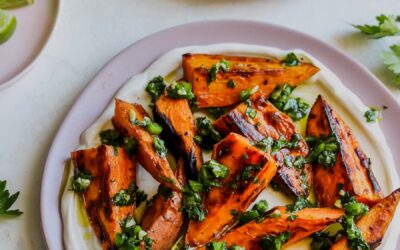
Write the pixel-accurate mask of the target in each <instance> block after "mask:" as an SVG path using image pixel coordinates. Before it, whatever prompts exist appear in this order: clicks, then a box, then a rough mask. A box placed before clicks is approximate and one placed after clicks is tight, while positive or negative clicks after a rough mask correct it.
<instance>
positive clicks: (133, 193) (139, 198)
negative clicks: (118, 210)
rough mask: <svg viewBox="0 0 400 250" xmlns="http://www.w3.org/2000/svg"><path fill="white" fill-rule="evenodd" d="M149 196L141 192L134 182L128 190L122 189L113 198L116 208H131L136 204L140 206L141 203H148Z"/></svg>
mask: <svg viewBox="0 0 400 250" xmlns="http://www.w3.org/2000/svg"><path fill="white" fill-rule="evenodd" d="M146 199H147V194H146V193H145V192H144V191H142V190H140V189H139V188H138V186H136V184H135V182H132V183H131V184H130V185H129V187H128V188H127V189H121V190H120V191H119V192H118V193H116V194H115V195H114V196H113V198H112V201H113V204H114V205H116V206H120V207H121V206H129V205H132V204H133V203H135V205H136V206H139V205H140V203H142V202H143V201H146Z"/></svg>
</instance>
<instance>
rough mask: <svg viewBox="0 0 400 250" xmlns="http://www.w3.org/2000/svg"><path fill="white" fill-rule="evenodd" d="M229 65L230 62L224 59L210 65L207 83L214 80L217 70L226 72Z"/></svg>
mask: <svg viewBox="0 0 400 250" xmlns="http://www.w3.org/2000/svg"><path fill="white" fill-rule="evenodd" d="M229 67H230V63H229V62H228V61H226V60H224V59H222V60H221V61H219V62H218V63H216V64H214V65H213V66H211V68H210V69H209V70H208V83H211V82H213V81H215V79H216V78H217V73H218V72H220V71H223V72H228V70H229Z"/></svg>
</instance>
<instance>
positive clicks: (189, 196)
mask: <svg viewBox="0 0 400 250" xmlns="http://www.w3.org/2000/svg"><path fill="white" fill-rule="evenodd" d="M180 210H181V211H183V212H184V213H185V214H186V215H187V217H188V218H189V219H191V220H196V221H203V220H204V218H205V217H206V214H207V211H206V210H204V209H203V206H202V198H201V194H200V192H196V191H194V190H193V189H192V188H191V187H190V186H188V185H187V186H185V187H184V189H183V201H182V207H181V209H180Z"/></svg>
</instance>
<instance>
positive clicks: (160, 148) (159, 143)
mask: <svg viewBox="0 0 400 250" xmlns="http://www.w3.org/2000/svg"><path fill="white" fill-rule="evenodd" d="M153 147H154V150H155V151H156V152H157V154H158V155H159V156H161V157H165V156H166V155H167V153H168V149H167V148H166V147H165V142H164V141H163V140H162V139H160V138H159V137H158V136H154V140H153Z"/></svg>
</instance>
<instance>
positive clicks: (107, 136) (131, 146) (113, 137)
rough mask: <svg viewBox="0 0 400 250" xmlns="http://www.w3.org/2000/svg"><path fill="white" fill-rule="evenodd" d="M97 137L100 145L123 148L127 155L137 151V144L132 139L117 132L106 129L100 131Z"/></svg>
mask: <svg viewBox="0 0 400 250" xmlns="http://www.w3.org/2000/svg"><path fill="white" fill-rule="evenodd" d="M99 136H100V140H101V144H106V145H111V146H114V147H123V148H124V149H125V152H127V153H128V154H129V155H132V154H133V153H134V152H135V151H136V149H137V142H136V140H135V139H134V138H130V137H124V136H123V135H121V134H120V133H119V132H118V131H117V130H114V129H107V130H104V131H101V132H100V134H99Z"/></svg>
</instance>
